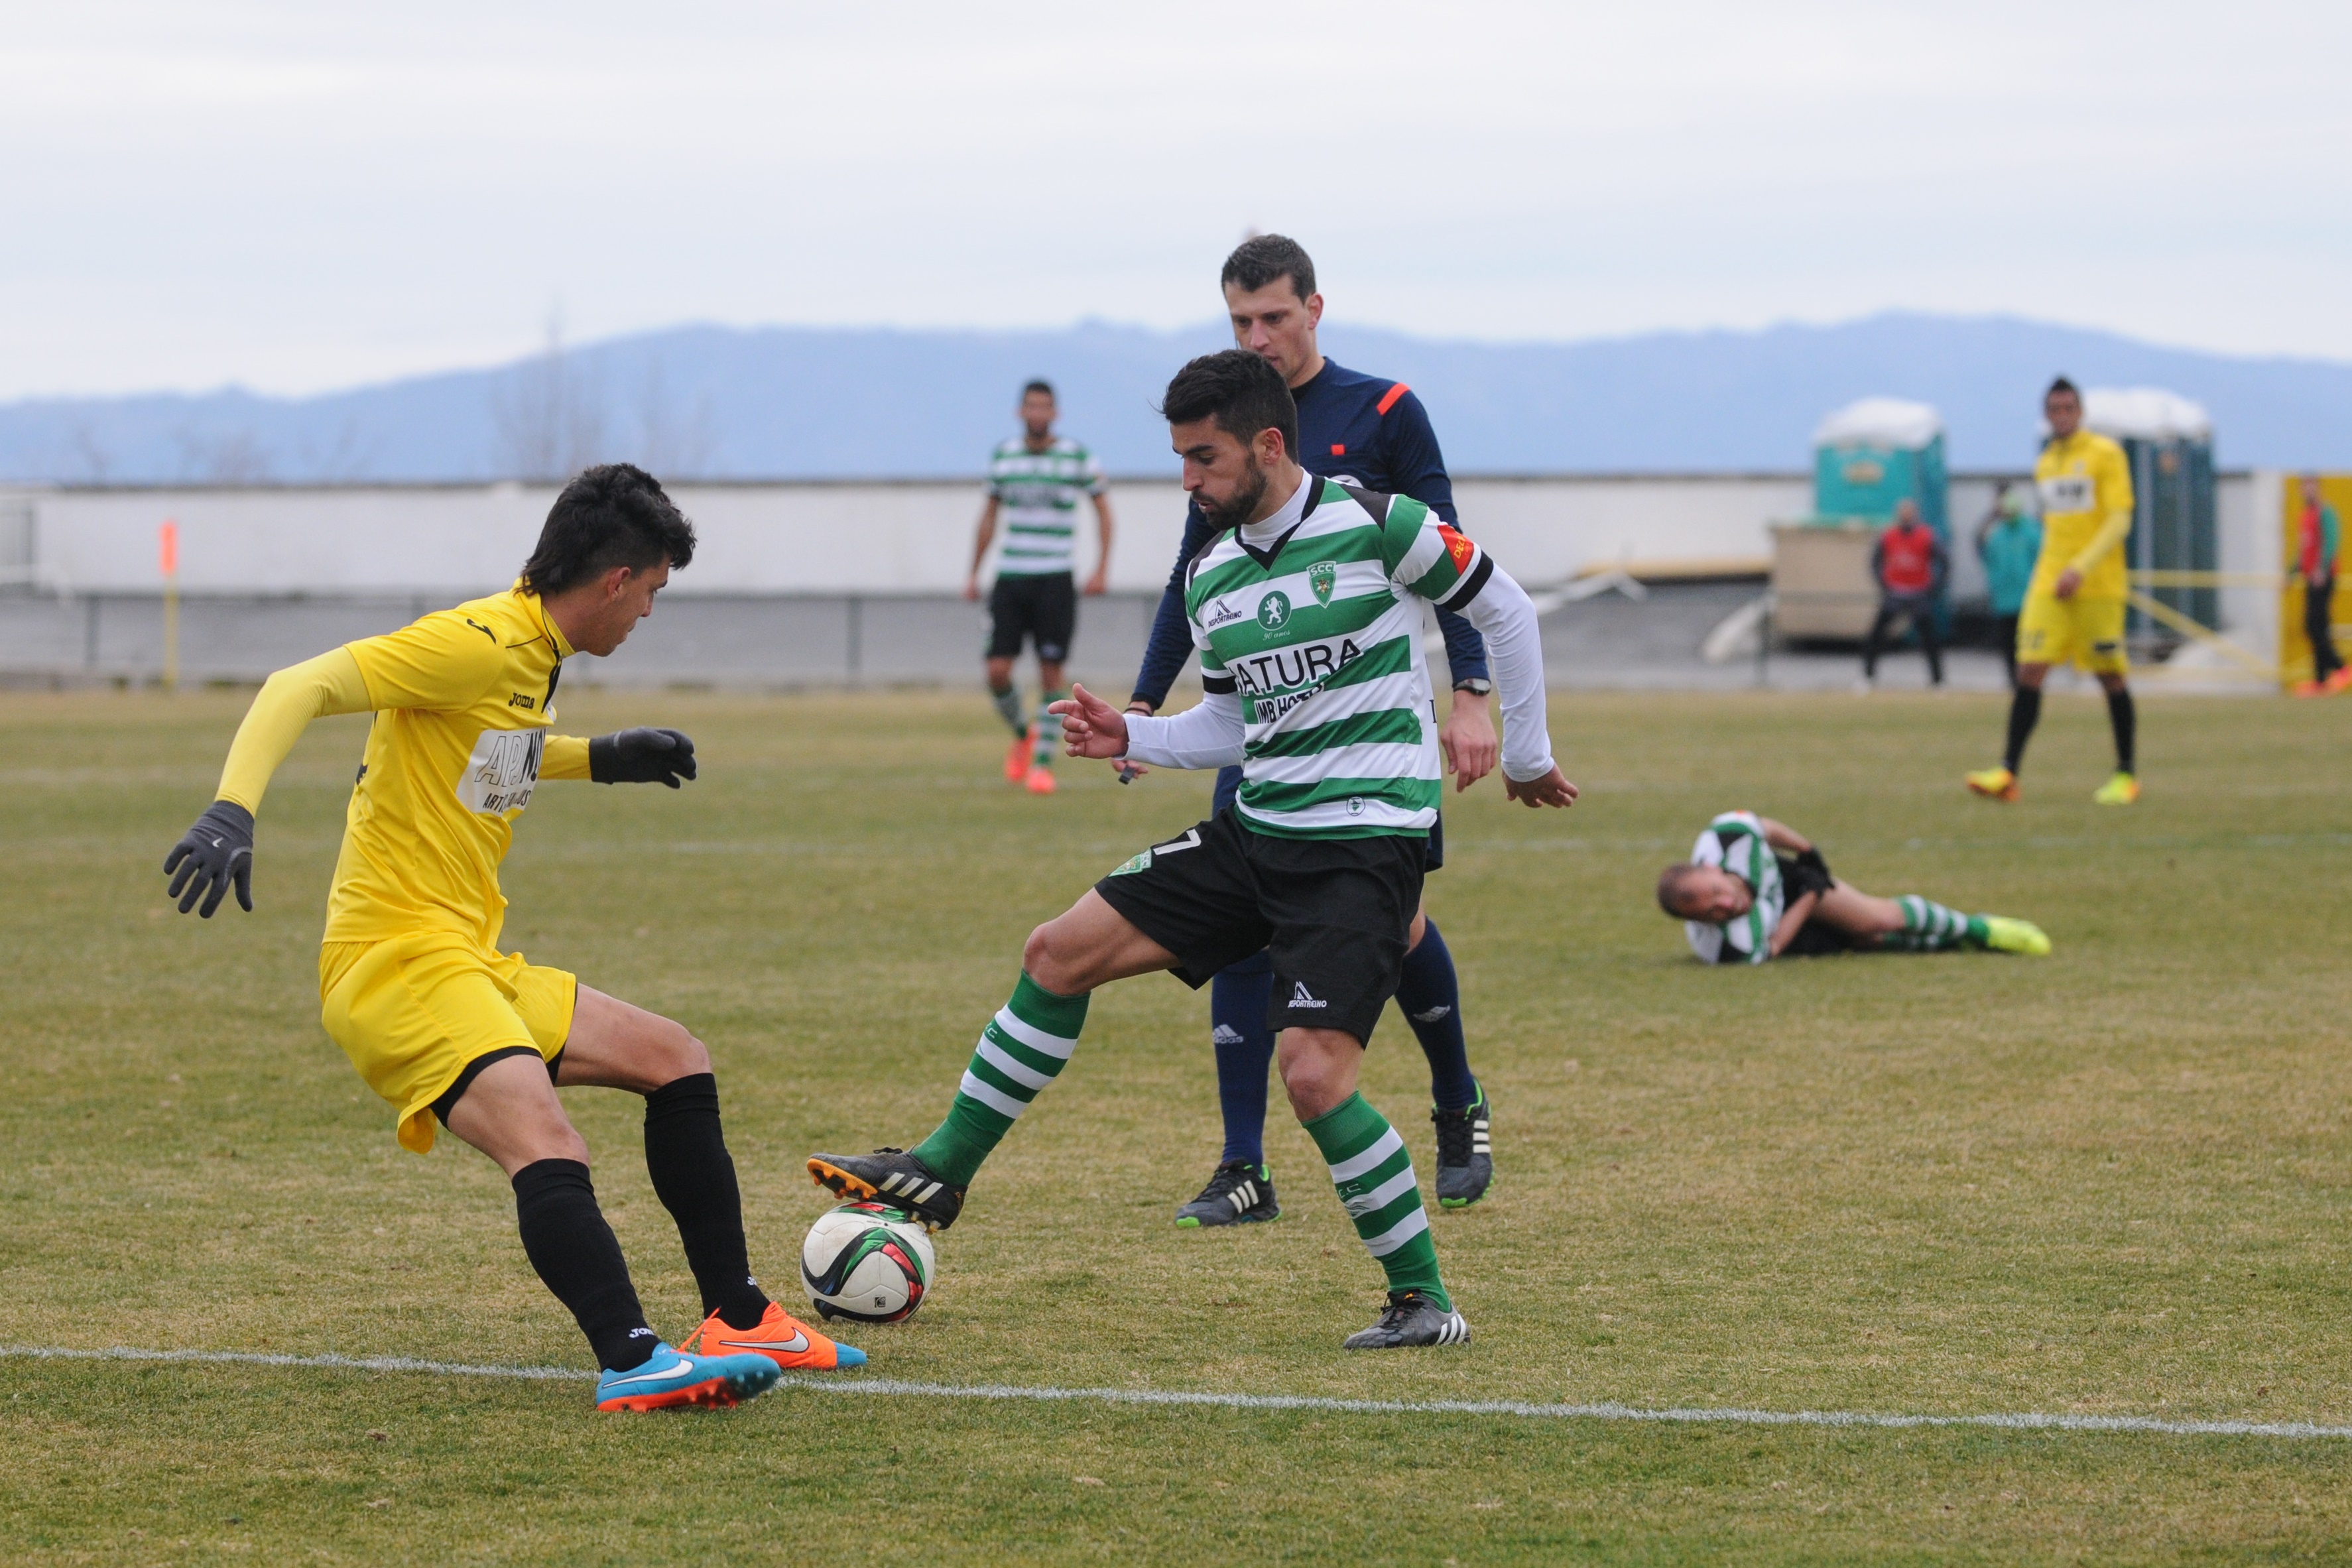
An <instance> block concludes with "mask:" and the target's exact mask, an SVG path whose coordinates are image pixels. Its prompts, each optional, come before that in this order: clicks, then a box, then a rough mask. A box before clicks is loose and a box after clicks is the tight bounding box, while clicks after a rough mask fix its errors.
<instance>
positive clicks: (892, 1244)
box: [801, 1203, 935, 1323]
mask: <svg viewBox="0 0 2352 1568" xmlns="http://www.w3.org/2000/svg"><path fill="white" fill-rule="evenodd" d="M934 1266H935V1264H934V1260H933V1258H932V1254H931V1237H930V1233H929V1231H927V1230H925V1229H924V1228H923V1226H922V1222H921V1221H920V1220H918V1219H917V1218H915V1217H914V1216H912V1215H910V1214H908V1212H907V1211H906V1210H905V1209H902V1208H893V1207H890V1206H889V1205H888V1204H887V1203H845V1204H843V1205H842V1206H841V1207H838V1208H833V1209H827V1210H826V1211H825V1212H824V1213H823V1214H820V1215H818V1216H817V1219H816V1223H815V1224H814V1225H812V1226H810V1227H809V1233H808V1239H807V1240H805V1241H803V1242H802V1243H801V1283H802V1284H803V1285H805V1286H807V1287H808V1297H809V1301H811V1302H812V1303H813V1304H814V1306H815V1307H816V1311H817V1315H818V1316H819V1317H822V1318H824V1319H827V1320H831V1319H834V1318H848V1319H851V1320H852V1321H854V1322H861V1323H895V1322H903V1321H904V1320H906V1319H908V1318H910V1317H912V1316H914V1315H915V1309H916V1308H917V1307H919V1306H921V1305H922V1304H923V1296H924V1293H925V1292H926V1291H929V1289H930V1287H931V1277H932V1270H933V1268H934Z"/></svg>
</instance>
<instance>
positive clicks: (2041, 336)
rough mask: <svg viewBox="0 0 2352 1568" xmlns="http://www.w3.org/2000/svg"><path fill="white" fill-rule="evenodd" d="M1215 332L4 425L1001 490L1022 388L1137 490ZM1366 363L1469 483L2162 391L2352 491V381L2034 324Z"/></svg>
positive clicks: (70, 463) (1342, 338)
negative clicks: (1184, 369)
mask: <svg viewBox="0 0 2352 1568" xmlns="http://www.w3.org/2000/svg"><path fill="white" fill-rule="evenodd" d="M1221 346H1222V342H1221V333H1220V330H1219V328H1218V326H1217V325H1216V324H1214V323H1205V324H1203V325H1202V326H1200V327H1197V328H1190V329H1183V330H1180V331H1175V332H1155V331H1150V330H1148V329H1141V328H1133V327H1118V326H1111V325H1108V324H1105V323H1100V322H1086V323H1082V324H1080V325H1078V326H1076V327H1071V328H1067V329H1060V330H1054V331H1021V332H971V331H946V330H921V331H918V330H905V331H900V330H892V329H858V328H812V327H764V328H751V329H732V328H722V327H678V328H674V329H667V330H663V331H656V332H646V333H642V334H638V335H635V336H632V337H626V338H616V339H611V340H604V341H601V342H595V343H590V344H586V345H583V346H580V347H578V348H574V349H570V350H563V351H560V352H551V353H548V354H543V355H540V356H535V357H533V358H531V359H528V360H523V361H518V362H516V363H514V364H511V365H506V366H501V367H498V368H495V369H490V370H477V371H449V372H446V373H442V374H436V375H428V376H419V377H415V378H412V379H409V380H405V381H398V382H387V383H384V384H383V385H380V386H369V387H360V388H356V389H353V390H352V391H348V392H330V393H322V394H320V395H318V396H314V397H304V398H273V397H261V396H257V395H256V394H254V393H251V392H244V391H241V390H238V389H236V388H231V389H228V390H226V391H222V392H208V393H202V394H162V393H158V394H152V395H141V396H126V397H110V398H73V399H62V398H60V399H28V400H25V401H20V402H9V403H0V480H5V481H14V482H25V481H53V482H63V483H68V484H90V483H100V484H154V483H186V482H229V483H237V482H247V483H265V482H275V483H306V482H314V481H320V480H326V481H349V480H367V479H379V480H402V481H479V480H484V479H493V478H502V477H535V476H547V475H554V474H561V473H566V472H570V471H571V470H572V469H574V468H577V467H578V466H580V465H583V464H584V463H587V462H592V461H599V460H604V459H611V458H623V457H625V458H629V459H631V460H633V461H636V462H640V463H643V464H644V465H646V466H647V467H649V468H652V469H653V470H655V471H656V473H659V474H664V475H668V476H677V477H689V476H693V477H705V478H744V479H749V478H867V477H896V478H917V477H932V476H959V475H971V474H975V473H977V472H978V471H979V469H980V467H981V465H982V460H983V458H984V457H985V455H986V454H987V451H988V449H989V446H990V444H991V443H992V442H994V441H995V440H997V439H999V438H1000V437H1002V436H1003V435H1005V434H1010V433H1011V430H1012V428H1013V419H1012V414H1011V410H1012V407H1013V402H1014V399H1015V396H1016V394H1017V392H1018V389H1019V387H1020V385H1021V383H1022V382H1024V381H1025V380H1026V379H1027V378H1029V377H1031V376H1035V375H1043V376H1045V377H1047V378H1049V379H1050V380H1052V381H1053V382H1055V384H1056V385H1057V386H1058V387H1059V388H1060V389H1061V392H1062V406H1063V412H1064V416H1065V419H1064V423H1065V428H1066V431H1067V432H1068V433H1069V434H1074V435H1076V436H1077V437H1078V438H1079V439H1080V440H1083V441H1085V442H1087V444H1089V445H1091V446H1092V447H1094V449H1095V450H1096V451H1097V452H1098V453H1099V454H1100V455H1101V456H1102V459H1103V462H1104V463H1105V464H1106V465H1108V467H1109V468H1110V469H1111V471H1112V472H1114V473H1126V474H1157V473H1165V472H1168V471H1170V470H1171V468H1172V466H1173V465H1172V463H1171V459H1170V458H1169V455H1168V452H1167V446H1166V427H1165V426H1164V425H1162V424H1160V422H1159V421H1158V419H1157V418H1156V417H1155V416H1154V415H1153V413H1152V405H1153V403H1154V402H1156V401H1157V399H1158V395H1159V392H1160V389H1161V388H1162V387H1164V386H1165V385H1166V383H1167V379H1168V377H1169V375H1170V373H1171V371H1173V370H1174V369H1175V368H1176V366H1177V365H1178V364H1180V363H1181V362H1182V361H1184V360H1185V359H1186V358H1187V357H1189V356H1190V355H1192V354H1196V353H1201V352H1203V351H1206V350H1210V349H1213V348H1217V347H1221ZM1323 346H1324V349H1325V350H1326V351H1327V352H1328V353H1329V354H1330V355H1331V356H1332V357H1334V358H1335V359H1338V360H1339V361H1341V362H1342V363H1345V364H1349V365H1352V366H1354V367H1356V368H1358V369H1360V370H1365V371H1374V372H1376V373H1379V374H1381V375H1388V376H1393V377H1395V378H1397V379H1398V380H1401V381H1404V382H1410V383H1411V384H1412V386H1413V387H1414V389H1415V390H1417V391H1418V392H1420V393H1421V395H1422V397H1423V401H1424V402H1426V403H1427V404H1428V406H1429V409H1430V413H1431V415H1432V417H1433V420H1434V422H1435V423H1436V426H1437V432H1438V435H1439V437H1440V439H1441V441H1442V442H1443V444H1444V448H1445V454H1446V459H1447V463H1448V465H1449V466H1451V467H1453V468H1454V470H1455V471H1456V472H1458V473H1464V474H1514V473H1519V474H1524V473H1554V472H1616V473H1627V472H1644V473H1647V472H1720V471H1736V470H1759V469H1760V470H1791V469H1800V468H1803V467H1805V466H1807V465H1808V464H1809V456H1808V451H1809V439H1810V437H1811V433H1812V430H1813V427H1814V425H1815V423H1817V422H1818V421H1819V420H1820V418H1821V416H1822V414H1823V413H1827V412H1828V411H1829V410H1831V409H1832V408H1834V407H1837V406H1838V405H1840V404H1843V403H1844V402H1850V401H1851V400H1853V399H1854V398H1857V397H1864V396H1868V395H1872V394H1882V393H1883V394H1887V395H1892V396H1897V397H1907V398H1916V399H1918V400H1921V401H1923V402H1930V403H1933V404H1935V405H1936V406H1937V408H1939V409H1940V410H1942V412H1943V414H1944V418H1945V421H1946V424H1947V428H1948V437H1947V444H1948V455H1949V458H1950V461H1951V463H1952V465H1953V466H1955V467H1957V468H1977V469H1983V468H2015V467H2018V466H2021V465H2023V464H2025V463H2026V462H2027V461H2028V460H2029V458H2030V456H2031V455H2032V449H2033V444H2034V439H2035V430H2036V424H2037V411H2038V408H2039V402H2040V398H2039V394H2040V392H2041V390H2042V386H2043V384H2044V383H2045V382H2047V381H2048V380H2049V378H2050V377H2051V376H2052V375H2053V374H2054V373H2057V372H2061V371H2063V372H2064V373H2066V374H2068V375H2071V376H2073V377H2074V379H2075V380H2076V381H2078V382H2082V383H2084V384H2085V385H2152V386H2161V387H2167V388H2169V389H2171V390H2172V391H2174V392H2180V393H2183V394H2185V395H2187V396H2189V397H2191V398H2194V399H2196V400H2197V401H2198V402H2202V403H2204V404H2205V405H2206V407H2207V408H2208V409H2209V410H2210V412H2211V413H2212V415H2213V422H2214V426H2215V447H2216V455H2217V456H2218V457H2219V459H2220V461H2221V463H2223V464H2225V465H2230V466H2233V467H2243V466H2269V465H2277V466H2306V465H2308V466H2318V467H2336V468H2343V467H2352V364H2340V363H2336V362H2332V361H2320V360H2302V359H2285V358H2271V359H2253V358H2240V357H2233V356H2229V355H2221V354H2210V353H2200V352H2195V351H2192V350H2184V349H2168V348H2161V347H2158V346H2156V345H2153V344H2148V343H2142V342H2137V341H2135V340H2131V339H2128V338H2122V337H2117V336H2115V335H2113V334H2110V333H2105V332H2094V331H2085V330H2082V329H2074V328H2067V327H2056V326H2049V325H2045V324H2042V323H2039V322H2033V321H2024V320H2017V319H2008V318H1958V317H1942V316H1924V315H1910V314H1890V315H1883V316H1874V317H1871V318H1868V319H1864V320H1859V321H1853V322H1848V323H1845V324H1843V325H1840V326H1832V327H1798V326H1784V327H1774V328H1770V329H1766V330H1763V331H1757V332H1731V331H1711V332H1657V333H1648V334H1644V335H1642V336H1639V337H1632V338H1620V339H1610V340H1592V341H1586V342H1575V343H1478V342H1464V341H1447V340H1436V339H1428V338H1416V337H1411V336H1408V335H1406V334H1403V333H1399V332H1391V331H1384V330H1377V329H1368V328H1350V327H1346V326H1332V327H1329V328H1328V329H1326V331H1325V333H1324V335H1323Z"/></svg>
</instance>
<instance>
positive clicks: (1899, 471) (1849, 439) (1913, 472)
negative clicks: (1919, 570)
mask: <svg viewBox="0 0 2352 1568" xmlns="http://www.w3.org/2000/svg"><path fill="white" fill-rule="evenodd" d="M1904 500H1908V501H1914V502H1916V503H1917V504H1918V507H1919V517H1920V519H1921V520H1922V521H1923V522H1925V523H1926V524H1927V526H1928V527H1929V528H1933V529H1935V530H1936V537H1937V538H1940V539H1942V540H1943V541H1944V543H1945V545H1946V547H1947V548H1949V546H1950V544H1951V528H1950V526H1949V524H1948V518H1947V509H1946V505H1945V483H1944V420H1943V416H1942V415H1941V414H1938V413H1937V412H1936V411H1935V410H1934V409H1933V408H1931V407H1930V406H1928V405H1927V404H1926V403H1924V402H1907V401H1906V400H1905V399H1903V398H1895V397H1866V398H1864V399H1863V400H1862V401H1861V402H1850V403H1848V404H1846V405H1845V406H1844V407H1843V408H1842V409H1839V410H1838V411H1837V412H1836V413H1832V414H1831V415H1830V416H1829V417H1828V418H1827V419H1824V420H1823V421H1822V423H1821V428H1819V429H1818V430H1816V431H1814V432H1813V516H1814V517H1815V519H1816V520H1817V521H1820V522H1823V523H1846V522H1863V523H1870V524H1873V525H1875V526H1881V527H1883V526H1885V524H1887V523H1891V522H1893V521H1894V520H1895V503H1896V502H1898V501H1904Z"/></svg>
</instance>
